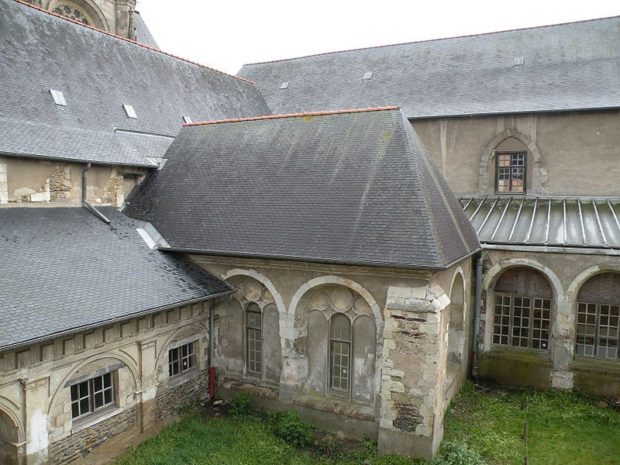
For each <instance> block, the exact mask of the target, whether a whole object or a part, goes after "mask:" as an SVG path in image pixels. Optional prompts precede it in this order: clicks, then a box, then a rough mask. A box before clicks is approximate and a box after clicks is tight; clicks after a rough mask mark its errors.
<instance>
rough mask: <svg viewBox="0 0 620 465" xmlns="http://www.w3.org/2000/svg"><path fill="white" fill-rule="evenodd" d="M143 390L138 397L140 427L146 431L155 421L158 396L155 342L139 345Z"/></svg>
mask: <svg viewBox="0 0 620 465" xmlns="http://www.w3.org/2000/svg"><path fill="white" fill-rule="evenodd" d="M139 348H140V352H139V357H140V358H139V362H140V379H141V388H140V390H139V391H138V395H137V399H136V400H137V406H138V415H137V416H138V427H139V428H140V431H144V430H145V429H147V428H148V427H149V425H150V424H151V423H152V422H153V421H154V419H155V396H156V394H157V370H156V368H157V367H156V363H157V344H156V343H155V341H146V342H140V343H139Z"/></svg>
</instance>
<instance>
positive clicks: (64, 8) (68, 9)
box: [52, 2, 94, 25]
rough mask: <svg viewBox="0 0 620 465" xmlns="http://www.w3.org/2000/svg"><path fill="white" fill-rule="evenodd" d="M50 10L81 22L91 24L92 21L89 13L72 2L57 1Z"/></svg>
mask: <svg viewBox="0 0 620 465" xmlns="http://www.w3.org/2000/svg"><path fill="white" fill-rule="evenodd" d="M52 11H53V12H54V13H56V14H59V15H62V16H66V17H67V18H69V19H72V20H74V21H77V22H79V23H82V24H86V25H93V23H94V21H93V19H92V18H91V17H90V15H89V14H88V13H86V11H84V10H83V9H82V8H80V7H79V6H78V5H76V4H75V3H73V2H57V3H56V4H55V6H54V7H53V8H52Z"/></svg>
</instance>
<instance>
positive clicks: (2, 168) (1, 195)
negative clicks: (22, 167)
mask: <svg viewBox="0 0 620 465" xmlns="http://www.w3.org/2000/svg"><path fill="white" fill-rule="evenodd" d="M7 176H8V172H7V167H6V160H5V159H4V158H0V205H3V204H5V203H8V202H9V182H8V178H7Z"/></svg>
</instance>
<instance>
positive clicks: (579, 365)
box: [571, 355, 620, 376]
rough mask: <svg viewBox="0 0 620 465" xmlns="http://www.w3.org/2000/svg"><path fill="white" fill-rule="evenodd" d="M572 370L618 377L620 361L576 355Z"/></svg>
mask: <svg viewBox="0 0 620 465" xmlns="http://www.w3.org/2000/svg"><path fill="white" fill-rule="evenodd" d="M571 368H573V369H574V370H578V371H582V372H592V373H609V374H610V375H614V376H618V375H619V374H620V359H616V360H611V359H603V358H596V357H584V356H582V355H575V359H574V360H573V363H572V364H571Z"/></svg>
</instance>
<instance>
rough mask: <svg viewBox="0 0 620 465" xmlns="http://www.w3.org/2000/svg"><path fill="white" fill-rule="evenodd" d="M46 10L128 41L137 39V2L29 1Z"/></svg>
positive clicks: (106, 0) (117, 0)
mask: <svg viewBox="0 0 620 465" xmlns="http://www.w3.org/2000/svg"><path fill="white" fill-rule="evenodd" d="M27 1H29V3H33V4H35V5H37V6H39V7H41V8H43V9H45V10H48V11H51V12H53V13H57V14H60V15H63V16H66V17H68V18H71V19H73V20H75V21H79V22H81V23H84V24H87V25H89V26H93V27H96V28H97V29H102V30H104V31H107V32H110V33H112V34H116V35H118V36H121V37H126V38H128V39H136V26H135V25H134V9H135V7H136V0H27Z"/></svg>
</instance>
